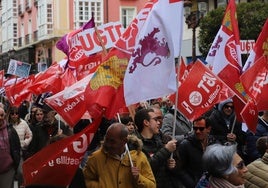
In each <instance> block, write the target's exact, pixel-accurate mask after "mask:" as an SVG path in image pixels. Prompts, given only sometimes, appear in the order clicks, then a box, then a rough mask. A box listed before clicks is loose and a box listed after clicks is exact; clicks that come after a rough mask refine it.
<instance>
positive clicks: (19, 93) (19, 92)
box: [5, 75, 34, 106]
mask: <svg viewBox="0 0 268 188" xmlns="http://www.w3.org/2000/svg"><path fill="white" fill-rule="evenodd" d="M33 81H34V75H30V76H29V77H27V78H23V79H21V80H19V81H18V82H15V83H14V84H12V85H9V86H6V87H5V91H6V96H7V98H8V101H9V102H10V103H11V105H12V106H19V105H20V104H21V103H22V102H23V101H24V100H26V101H31V97H32V93H31V91H30V90H28V88H29V87H30V86H31V84H32V82H33Z"/></svg>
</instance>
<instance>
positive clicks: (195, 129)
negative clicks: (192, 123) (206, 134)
mask: <svg viewBox="0 0 268 188" xmlns="http://www.w3.org/2000/svg"><path fill="white" fill-rule="evenodd" d="M205 128H206V127H193V129H194V131H197V130H199V131H201V132H202V131H203V130H205Z"/></svg>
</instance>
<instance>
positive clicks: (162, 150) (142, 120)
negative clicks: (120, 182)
mask: <svg viewBox="0 0 268 188" xmlns="http://www.w3.org/2000/svg"><path fill="white" fill-rule="evenodd" d="M134 120H135V124H136V125H137V128H138V133H137V136H138V138H140V139H141V140H142V142H143V149H142V151H143V152H144V153H145V154H146V156H147V158H148V160H149V163H150V165H151V167H152V170H153V173H154V176H155V180H156V186H157V188H162V187H163V188H164V187H170V188H181V187H182V186H181V183H180V182H179V180H177V179H176V181H173V180H175V178H172V177H174V176H173V175H172V171H171V170H172V169H174V168H175V165H176V163H175V160H174V159H171V158H170V156H171V153H173V152H174V151H175V150H176V144H177V141H176V140H175V139H172V140H170V141H169V142H167V143H166V144H164V143H163V140H161V137H160V136H159V133H160V130H159V129H160V124H161V121H160V120H159V118H158V116H157V114H156V113H155V112H154V110H153V109H141V110H138V111H137V112H136V114H135V118H134Z"/></svg>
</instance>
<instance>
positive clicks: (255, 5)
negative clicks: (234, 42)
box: [199, 1, 268, 60]
mask: <svg viewBox="0 0 268 188" xmlns="http://www.w3.org/2000/svg"><path fill="white" fill-rule="evenodd" d="M236 11H237V18H238V26H239V31H240V39H241V40H256V39H257V38H258V36H259V34H260V32H261V30H262V27H263V25H264V23H265V21H266V19H267V18H268V3H262V2H259V1H253V2H250V3H239V4H238V5H237V8H236ZM224 12H225V7H220V8H217V9H214V10H212V11H210V12H208V14H207V15H206V16H205V17H204V18H202V19H201V21H200V25H199V26H200V32H199V51H200V52H201V54H202V56H203V57H206V56H207V53H208V51H209V48H210V46H211V44H212V42H213V40H214V38H215V36H216V34H217V32H218V31H219V29H220V26H221V23H222V19H223V16H224ZM242 59H243V60H245V59H246V58H245V57H242Z"/></svg>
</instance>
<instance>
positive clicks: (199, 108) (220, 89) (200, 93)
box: [177, 60, 234, 121]
mask: <svg viewBox="0 0 268 188" xmlns="http://www.w3.org/2000/svg"><path fill="white" fill-rule="evenodd" d="M178 95H179V100H178V105H177V106H178V109H179V110H180V112H182V113H183V114H184V115H185V116H186V117H187V118H188V119H189V120H191V121H193V120H194V119H196V118H198V117H199V116H201V115H202V114H204V113H205V112H207V111H208V110H210V109H211V108H212V107H213V106H214V105H215V104H217V103H219V102H220V101H223V100H225V99H227V98H229V97H232V96H233V95H234V93H233V92H232V91H231V90H230V89H229V88H228V87H227V86H226V84H225V83H224V82H222V81H221V80H220V79H218V77H217V76H215V75H214V74H213V73H212V72H211V70H210V69H208V68H207V67H206V66H205V65H204V64H203V63H202V62H201V61H200V60H197V61H196V62H195V63H194V65H193V66H192V69H191V70H190V72H189V74H188V76H187V77H186V78H185V80H184V81H183V82H182V84H181V86H180V87H179V90H178Z"/></svg>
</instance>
